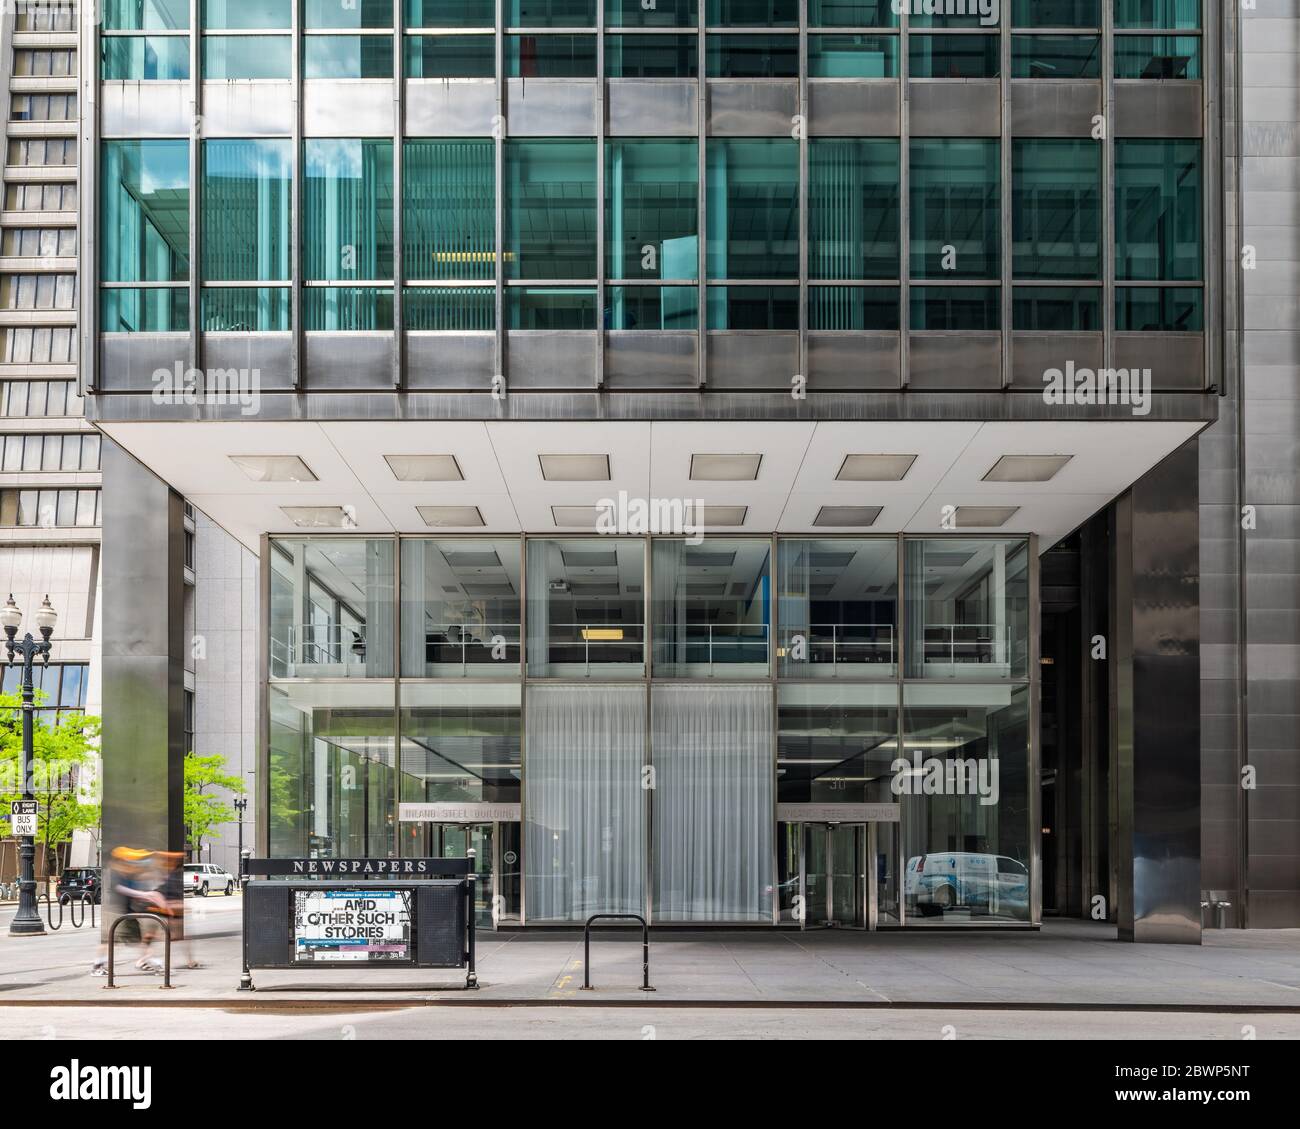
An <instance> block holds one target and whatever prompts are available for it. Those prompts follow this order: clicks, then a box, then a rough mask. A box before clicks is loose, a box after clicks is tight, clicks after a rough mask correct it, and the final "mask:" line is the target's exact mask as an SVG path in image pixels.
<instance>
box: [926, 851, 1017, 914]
mask: <svg viewBox="0 0 1300 1129" xmlns="http://www.w3.org/2000/svg"><path fill="white" fill-rule="evenodd" d="M903 889H904V893H905V895H906V897H907V901H908V904H909V905H913V906H915V907H916V908H917V910H918V911H919V912H920V913H921V915H922V916H923V917H931V916H933V915H934V914H938V913H942V912H943V911H944V910H948V909H965V908H972V909H980V910H983V911H985V912H988V913H996V914H1011V915H1014V916H1016V917H1020V916H1023V915H1024V914H1025V913H1026V912H1027V911H1028V909H1029V868H1028V867H1027V866H1025V864H1024V863H1023V862H1020V861H1019V860H1018V859H1013V858H1011V857H1010V856H1008V855H990V854H977V853H974V852H971V851H946V852H934V853H931V854H926V855H913V856H912V857H911V858H910V859H908V860H907V871H906V880H905V882H904V886H903Z"/></svg>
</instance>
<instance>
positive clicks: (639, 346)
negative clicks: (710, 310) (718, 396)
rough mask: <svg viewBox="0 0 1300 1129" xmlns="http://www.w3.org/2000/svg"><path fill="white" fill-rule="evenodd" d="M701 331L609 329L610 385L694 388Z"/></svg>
mask: <svg viewBox="0 0 1300 1129" xmlns="http://www.w3.org/2000/svg"><path fill="white" fill-rule="evenodd" d="M698 349H699V334H697V333H674V332H672V331H666V330H664V331H661V330H635V329H629V330H610V331H609V332H608V333H606V334H605V384H606V385H607V386H608V387H610V388H645V389H652V388H667V389H684V388H695V387H696V386H697V385H698V384H699V357H698V355H697V351H698Z"/></svg>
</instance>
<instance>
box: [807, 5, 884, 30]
mask: <svg viewBox="0 0 1300 1129" xmlns="http://www.w3.org/2000/svg"><path fill="white" fill-rule="evenodd" d="M808 26H809V27H897V26H898V16H897V15H896V14H895V12H894V5H893V3H892V0H808Z"/></svg>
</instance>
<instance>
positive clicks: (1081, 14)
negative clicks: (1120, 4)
mask: <svg viewBox="0 0 1300 1129" xmlns="http://www.w3.org/2000/svg"><path fill="white" fill-rule="evenodd" d="M1102 2H1103V0H1012V4H1011V26H1012V27H1101V5H1102Z"/></svg>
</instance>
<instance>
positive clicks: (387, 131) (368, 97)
mask: <svg viewBox="0 0 1300 1129" xmlns="http://www.w3.org/2000/svg"><path fill="white" fill-rule="evenodd" d="M393 119H394V103H393V81H392V79H350V80H348V81H346V82H329V81H326V80H324V79H312V80H310V81H308V82H304V83H303V84H302V132H303V135H304V136H306V137H392V136H393Z"/></svg>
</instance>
